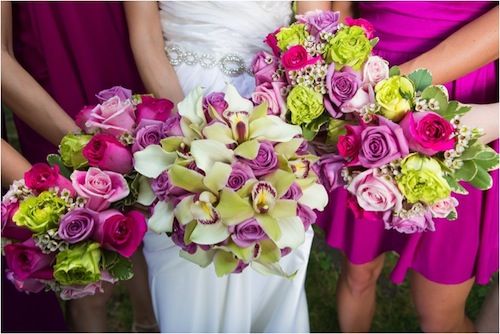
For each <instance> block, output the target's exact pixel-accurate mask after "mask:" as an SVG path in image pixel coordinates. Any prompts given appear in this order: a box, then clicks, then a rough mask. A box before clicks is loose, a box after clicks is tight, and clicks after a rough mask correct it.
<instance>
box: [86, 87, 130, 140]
mask: <svg viewBox="0 0 500 334" xmlns="http://www.w3.org/2000/svg"><path fill="white" fill-rule="evenodd" d="M85 126H86V127H87V128H89V129H91V130H94V129H95V130H97V129H100V130H101V131H102V132H104V133H109V134H111V135H113V136H116V137H119V136H120V135H122V134H123V133H125V132H132V130H133V128H134V126H135V114H134V107H133V106H132V103H131V102H130V100H123V101H122V100H120V98H119V97H118V96H114V97H112V98H110V99H109V100H106V101H104V102H103V103H102V104H98V105H97V106H96V107H95V108H94V109H92V111H91V112H90V117H89V119H88V121H87V122H86V123H85Z"/></svg>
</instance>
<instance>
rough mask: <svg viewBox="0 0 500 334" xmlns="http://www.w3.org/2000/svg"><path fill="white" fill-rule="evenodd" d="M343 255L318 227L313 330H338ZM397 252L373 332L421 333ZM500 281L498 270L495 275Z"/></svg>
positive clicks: (123, 326) (119, 293) (128, 314)
mask: <svg viewBox="0 0 500 334" xmlns="http://www.w3.org/2000/svg"><path fill="white" fill-rule="evenodd" d="M2 112H3V114H4V116H5V119H4V120H5V123H6V124H5V125H6V127H7V133H8V134H9V141H10V142H11V143H13V144H14V146H15V147H16V148H18V141H17V134H16V133H15V130H14V126H13V122H12V116H11V114H10V112H9V111H8V110H5V108H2ZM340 259H341V255H340V253H339V252H338V251H335V250H333V249H331V248H330V247H329V246H327V245H326V244H325V242H324V239H323V234H322V231H321V230H319V229H316V236H315V238H314V243H313V247H312V251H311V258H310V260H309V267H308V269H307V270H308V271H307V279H306V291H307V298H308V304H309V316H310V322H311V331H312V332H338V331H339V324H338V320H337V307H336V305H335V288H336V284H337V279H338V277H339V271H340ZM396 260H397V257H396V256H395V255H394V254H388V256H387V257H386V261H385V267H384V270H383V272H382V276H381V278H380V279H379V282H378V293H377V302H378V304H377V311H376V313H375V319H374V321H373V326H372V331H373V332H419V331H420V329H419V326H418V322H417V318H416V316H415V312H414V308H413V304H412V302H411V296H410V289H409V284H408V282H407V281H405V282H404V283H403V284H401V285H399V286H397V285H394V284H392V283H391V282H390V280H389V274H390V272H391V268H392V267H393V265H394V263H395V262H396ZM495 279H496V280H498V273H497V274H496V275H495ZM490 287H491V283H490V284H489V285H487V286H480V285H475V286H474V287H473V289H472V292H471V294H470V296H469V300H468V302H467V309H466V312H467V314H468V315H469V317H471V319H472V320H474V319H475V318H476V316H477V314H478V312H479V309H480V308H481V304H482V303H483V300H484V297H485V296H486V294H487V292H488V290H489V288H490ZM108 316H109V330H110V331H112V332H129V331H130V328H131V326H132V307H131V304H130V300H129V297H128V294H127V293H126V289H125V287H124V286H122V285H119V286H117V287H116V288H115V291H114V293H113V297H112V299H111V301H110V302H109V304H108Z"/></svg>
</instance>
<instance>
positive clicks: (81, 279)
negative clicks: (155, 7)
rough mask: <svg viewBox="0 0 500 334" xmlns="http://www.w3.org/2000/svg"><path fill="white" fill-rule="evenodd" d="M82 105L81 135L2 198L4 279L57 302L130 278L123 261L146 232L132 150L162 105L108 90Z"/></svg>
mask: <svg viewBox="0 0 500 334" xmlns="http://www.w3.org/2000/svg"><path fill="white" fill-rule="evenodd" d="M97 98H98V100H99V104H97V105H95V106H90V107H84V108H83V109H82V111H81V112H80V113H79V114H78V117H77V124H78V125H79V126H80V127H81V129H82V133H79V134H68V135H66V136H65V137H64V138H63V139H62V141H61V143H60V146H59V151H60V152H59V153H60V154H52V155H49V156H48V158H47V160H48V162H49V163H50V165H48V164H45V163H39V164H35V165H34V166H33V167H32V169H31V170H30V171H28V172H26V173H25V175H24V179H22V180H19V181H16V182H14V184H13V185H12V186H11V188H10V190H9V192H8V193H7V194H6V195H5V196H4V198H3V200H2V237H3V239H2V241H3V252H4V254H5V257H6V262H7V267H8V278H9V280H11V281H12V282H13V283H14V284H15V286H16V287H17V288H18V289H19V290H21V291H26V292H39V291H41V290H43V289H51V290H53V291H55V292H56V293H58V294H59V295H60V297H61V298H62V299H74V298H80V297H83V296H87V295H92V294H95V293H96V292H97V291H102V282H103V281H108V282H115V281H117V280H126V279H129V278H131V277H132V275H133V273H132V267H131V262H130V261H129V260H128V258H129V257H130V256H131V255H132V254H133V253H134V252H135V251H136V250H137V248H138V247H139V245H140V244H141V242H142V239H143V237H144V234H145V233H146V229H147V225H146V221H145V218H144V216H143V214H142V213H141V212H139V211H137V210H133V209H132V208H131V206H132V204H134V203H135V202H136V200H137V196H138V183H137V173H135V172H134V171H133V163H132V152H133V151H135V150H138V149H140V148H141V145H142V142H141V141H140V140H134V138H135V137H136V136H137V137H140V136H141V134H142V133H143V132H144V130H143V129H144V128H145V127H146V125H145V124H149V122H154V121H155V120H157V119H159V120H165V119H166V118H167V117H168V115H169V114H170V111H171V110H172V107H173V105H172V103H171V102H170V101H168V100H160V99H154V98H152V97H150V96H139V95H135V96H132V94H131V91H130V90H127V89H124V88H121V87H113V88H111V89H108V90H104V91H102V92H100V93H99V94H98V95H97Z"/></svg>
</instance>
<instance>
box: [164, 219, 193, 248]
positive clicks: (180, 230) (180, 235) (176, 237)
mask: <svg viewBox="0 0 500 334" xmlns="http://www.w3.org/2000/svg"><path fill="white" fill-rule="evenodd" d="M172 229H173V230H172V235H171V236H170V237H171V238H172V241H173V242H174V244H176V245H177V246H178V247H180V248H181V249H182V250H183V251H185V252H188V253H189V254H194V253H196V250H197V248H198V247H197V245H196V244H195V243H194V242H192V243H190V244H189V245H186V243H185V242H184V226H183V225H181V224H179V222H178V221H177V220H174V224H173V227H172Z"/></svg>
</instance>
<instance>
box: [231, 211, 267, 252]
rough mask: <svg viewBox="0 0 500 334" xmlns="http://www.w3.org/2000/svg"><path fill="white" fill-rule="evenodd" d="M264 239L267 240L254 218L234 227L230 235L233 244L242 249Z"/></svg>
mask: <svg viewBox="0 0 500 334" xmlns="http://www.w3.org/2000/svg"><path fill="white" fill-rule="evenodd" d="M265 238H267V236H266V233H265V232H264V230H263V229H262V227H260V225H259V223H258V222H257V220H255V219H254V218H251V219H248V220H245V221H244V222H242V223H240V224H238V225H236V226H234V232H233V234H231V239H233V241H234V243H235V244H236V245H238V246H239V247H242V248H246V247H249V246H251V245H252V244H253V243H255V242H257V241H260V240H262V239H265Z"/></svg>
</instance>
